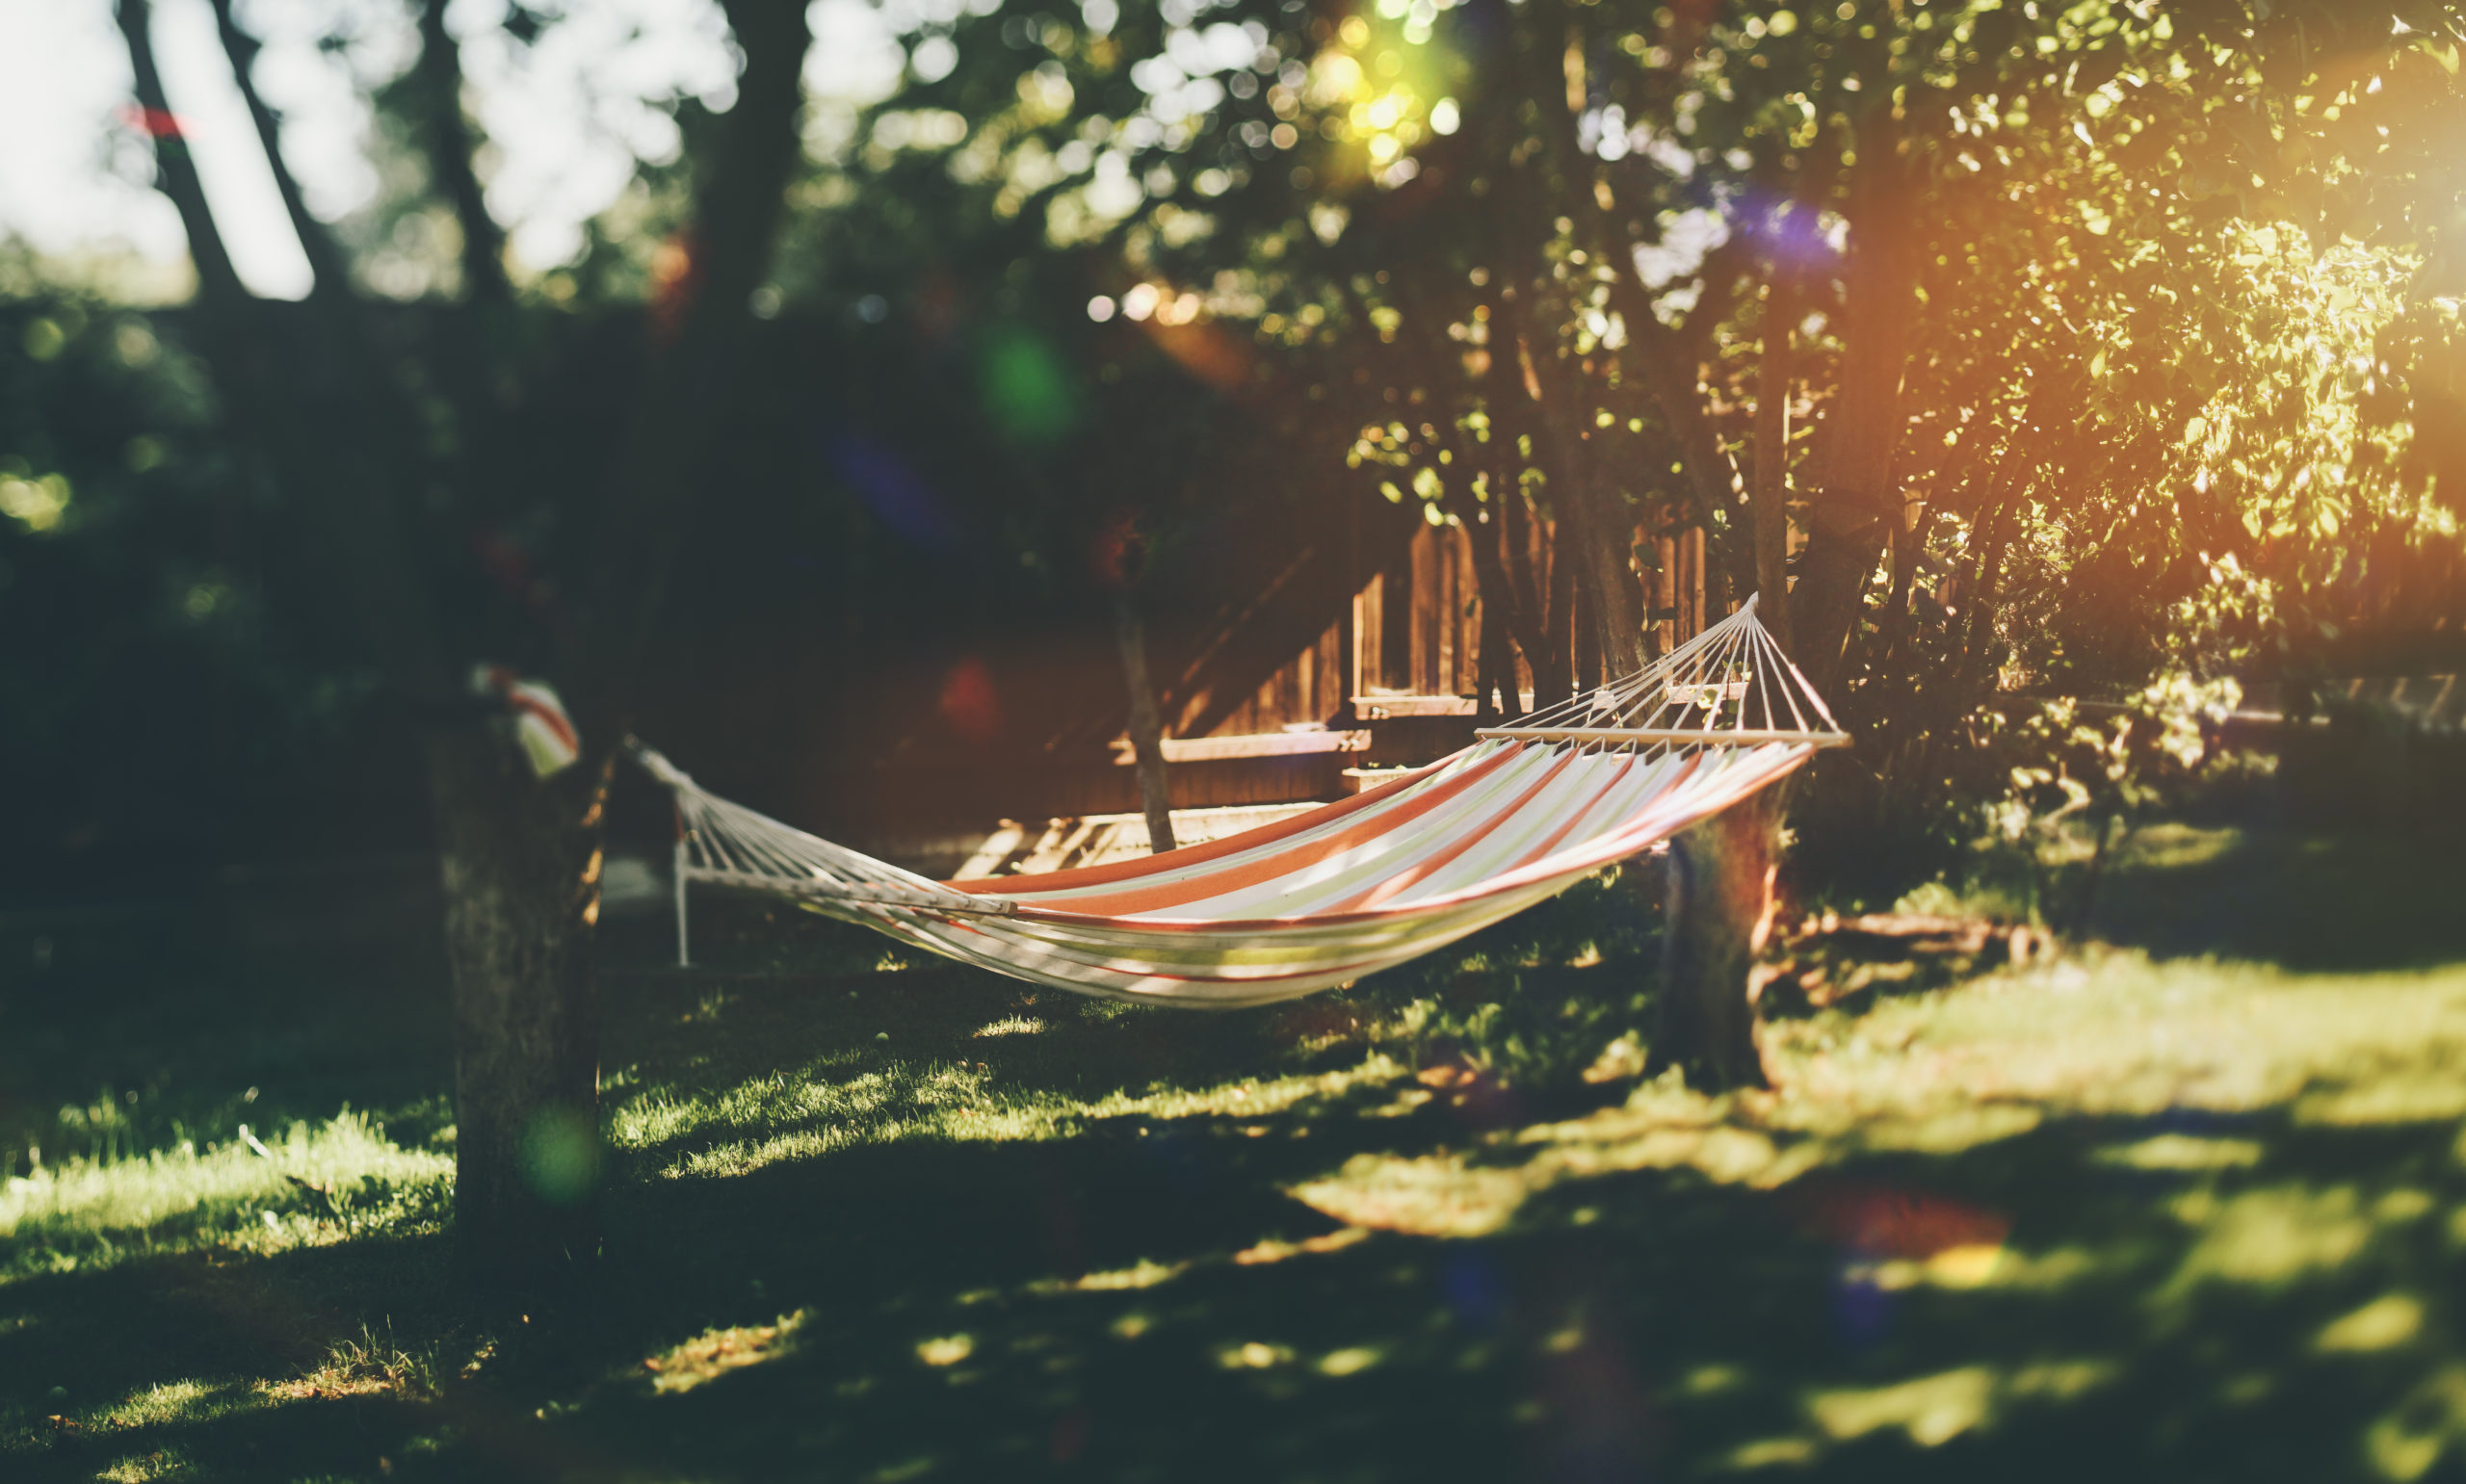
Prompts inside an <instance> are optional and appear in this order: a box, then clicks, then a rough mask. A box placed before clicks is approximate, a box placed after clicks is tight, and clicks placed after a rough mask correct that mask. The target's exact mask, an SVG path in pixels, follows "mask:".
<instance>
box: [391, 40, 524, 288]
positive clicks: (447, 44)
mask: <svg viewBox="0 0 2466 1484" xmlns="http://www.w3.org/2000/svg"><path fill="white" fill-rule="evenodd" d="M445 7H446V0H426V3H424V4H423V5H421V7H420V22H419V28H420V55H419V61H418V62H417V63H416V64H414V65H413V69H412V70H413V75H414V77H415V79H416V81H417V84H418V87H419V95H420V113H421V115H422V117H421V124H422V126H423V127H422V130H421V132H422V133H423V134H424V135H425V136H426V140H425V143H426V144H427V154H428V161H429V169H431V170H433V171H434V172H435V176H436V183H437V187H438V189H439V190H440V191H441V192H443V194H444V195H445V198H446V200H447V201H448V202H450V203H451V204H452V205H453V207H454V220H455V221H458V222H459V223H460V224H461V227H462V294H463V297H464V298H465V299H469V300H470V301H472V302H473V303H481V304H505V303H508V302H511V301H512V299H513V286H512V284H510V283H508V282H507V281H506V274H505V232H504V229H503V228H501V227H499V226H498V225H497V221H496V218H494V217H492V216H490V215H489V214H488V205H487V201H486V200H485V197H484V196H483V195H482V193H481V190H480V177H479V175H478V173H477V172H476V171H475V170H473V169H472V168H471V129H470V125H469V124H468V123H467V122H466V121H465V120H464V118H463V116H462V53H461V49H460V48H459V46H457V45H456V44H455V40H454V37H453V34H452V33H451V32H449V31H447V30H446V29H445Z"/></svg>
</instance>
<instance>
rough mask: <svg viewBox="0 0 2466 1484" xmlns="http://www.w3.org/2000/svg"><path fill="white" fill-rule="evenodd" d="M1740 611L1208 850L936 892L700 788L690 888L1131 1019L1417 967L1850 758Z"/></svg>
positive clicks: (687, 842) (687, 863)
mask: <svg viewBox="0 0 2466 1484" xmlns="http://www.w3.org/2000/svg"><path fill="white" fill-rule="evenodd" d="M1848 742H1849V737H1848V736H1847V735H1846V734H1844V733H1843V732H1842V731H1841V729H1840V726H1839V724H1838V723H1837V722H1835V721H1834V720H1833V718H1832V714H1831V713H1830V712H1829V711H1828V710H1826V709H1825V707H1824V704H1823V700H1822V699H1821V698H1820V697H1819V696H1817V695H1816V693H1815V690H1814V689H1813V688H1812V687H1810V686H1809V685H1808V684H1807V682H1806V677H1805V676H1803V675H1801V674H1799V673H1798V671H1797V666H1795V665H1793V664H1791V663H1790V661H1789V659H1788V657H1786V656H1785V655H1783V654H1782V653H1781V651H1780V649H1779V647H1778V646H1776V645H1775V644H1774V643H1773V642H1772V638H1771V635H1769V634H1767V633H1766V632H1765V631H1764V628H1763V626H1762V625H1760V624H1759V623H1757V622H1756V619H1755V600H1754V599H1752V598H1749V599H1748V600H1747V602H1746V604H1745V606H1744V607H1743V608H1741V609H1740V610H1739V611H1738V612H1736V613H1733V614H1731V615H1730V616H1729V617H1727V618H1725V619H1722V620H1721V621H1720V622H1719V623H1717V624H1715V625H1713V626H1712V627H1711V628H1709V629H1706V630H1705V631H1704V632H1703V633H1702V634H1700V635H1697V636H1696V637H1695V638H1692V639H1691V640H1689V641H1688V642H1687V643H1685V644H1683V645H1681V646H1679V647H1678V648H1677V649H1675V650H1673V651H1671V652H1670V653H1669V654H1668V655H1666V656H1664V657H1663V658H1662V659H1660V660H1658V661H1656V662H1654V663H1653V664H1650V665H1647V666H1646V667H1644V668H1643V669H1641V670H1640V671H1638V672H1637V673H1635V674H1633V675H1630V676H1627V677H1625V678H1623V679H1621V680H1618V681H1615V682H1613V683H1611V684H1609V685H1605V686H1603V687H1601V688H1600V689H1598V690H1594V691H1591V692H1588V693H1587V694H1585V695H1581V696H1578V697H1576V698H1574V699H1573V700H1570V701H1567V702H1564V703H1562V704H1561V705H1558V706H1554V707H1550V708H1548V709H1546V710H1544V711H1542V712H1539V713H1536V714H1535V715H1534V716H1528V717H1525V718H1523V719H1521V720H1519V721H1517V722H1515V723H1514V724H1512V725H1508V726H1502V727H1488V728H1483V729H1482V730H1481V731H1479V732H1477V733H1476V734H1475V742H1474V743H1473V745H1472V746H1470V747H1467V748H1465V749H1464V750H1463V751H1461V752H1458V753H1456V754H1455V755H1453V756H1451V757H1448V758H1444V759H1442V760H1440V761H1439V762H1436V763H1433V764H1431V765H1430V766H1429V767H1427V768H1417V769H1415V770H1413V771H1411V772H1409V773H1406V774H1404V775H1403V776H1401V777H1399V778H1397V779H1395V780H1393V781H1391V782H1389V783H1387V784H1384V785H1382V786H1380V787H1378V788H1376V789H1373V790H1371V791H1370V792H1368V793H1365V794H1358V795H1356V796H1354V797H1352V798H1349V799H1345V800H1343V801H1341V802H1339V803H1334V804H1329V805H1326V806H1325V807H1323V808H1320V809H1317V810H1313V811H1311V812H1309V813H1307V814H1303V815H1299V816H1297V817H1295V818H1293V819H1289V820H1281V821H1279V822H1277V823H1273V824H1270V825H1266V826H1263V827H1261V828H1259V829H1255V830H1250V831H1247V832H1246V833H1244V834H1240V835H1235V836H1232V837H1230V838H1228V839H1224V840H1220V841H1213V842H1210V843H1208V844H1205V845H1201V846H1192V847H1191V848H1189V849H1184V850H1174V851H1170V852H1168V853H1167V854H1164V855H1153V856H1146V857H1143V858H1141V859H1138V860H1134V861H1125V862H1121V863H1118V864H1115V865H1111V866H1101V867H1096V868H1092V869H1088V870H1078V871H1061V872H1047V873H1044V874H1040V875H1022V876H1005V877H1001V878H998V879H996V880H985V881H933V880H929V879H927V878H926V877H924V876H920V875H917V874H916V873H914V872H907V871H903V870H901V869H900V868H898V867H896V866H893V865H891V864H889V863H888V862H885V861H879V860H876V859H874V858H873V857H871V856H868V855H864V854H861V853H859V852H857V851H854V850H851V849H849V848H847V847H846V846H837V845H833V844H831V843H830V842H829V841H826V840H823V839H821V838H819V837H817V836H814V835H809V834H807V833H805V832H804V831H802V830H799V829H796V828H793V827H791V826H789V825H786V824H782V823H780V822H779V821H778V820H773V819H768V818H766V817H764V816H763V815H760V814H757V813H755V812H754V811H752V810H750V809H748V808H746V807H745V806H744V805H742V804H735V803H731V802H729V801H728V800H726V799H723V798H721V797H719V796H718V795H716V794H710V793H707V792H705V791H703V790H702V789H701V788H699V787H698V786H696V785H695V782H694V780H693V779H692V778H691V777H689V776H688V775H687V774H685V773H684V772H682V771H681V770H679V769H678V768H675V767H674V766H673V765H671V764H670V763H669V761H668V760H667V759H666V758H663V757H661V756H660V755H659V754H658V753H656V752H653V751H651V750H650V749H649V748H647V747H644V746H642V745H641V744H640V743H632V744H630V745H631V746H632V749H633V752H634V756H635V758H636V760H637V761H638V762H640V763H641V764H642V766H643V768H644V769H645V770H647V771H648V772H649V773H650V774H651V776H652V777H653V778H655V779H657V780H658V781H659V782H660V783H661V784H662V785H663V786H665V787H666V788H667V789H668V790H669V793H670V794H672V795H673V796H674V798H675V800H676V813H677V826H678V839H677V844H676V927H677V934H676V943H677V962H678V963H679V964H686V963H688V962H689V959H688V954H687V941H688V940H687V927H688V923H687V918H686V907H687V888H688V886H689V884H690V883H693V882H703V883H706V884H710V885H717V886H730V887H737V888H741V889H747V890H753V891H762V892H770V893H774V894H776V895H780V896H786V897H793V898H800V899H802V900H804V901H806V902H808V903H810V904H811V905H812V906H813V907H814V908H815V909H816V910H818V911H821V912H825V913H827V914H829V915H831V916H833V917H839V918H843V919H846V920H847V921H850V922H853V923H858V924H863V925H865V926H868V927H871V928H874V929H876V930H878V931H879V932H882V933H884V934H887V935H888V936H890V937H893V938H896V939H899V940H900V941H901V942H903V943H906V944H909V945H911V946H914V947H917V948H921V949H924V950H929V951H931V952H935V953H939V954H941V955H943V956H945V957H948V958H953V959H957V960H958V961H959V962H962V963H969V964H975V965H978V966H980V967H983V968H986V969H991V970H994V971H996V972H998V973H1002V974H1007V975H1010V976H1014V977H1017V978H1022V979H1027V980H1029V981H1031V982H1033V983H1037V984H1044V985H1049V986H1052V987H1054V988H1058V989H1065V990H1069V991H1072V992H1073V993H1077V994H1086V995H1096V996H1102V997H1105V998H1110V999H1119V1000H1135V1001H1142V1002H1151V1003H1164V1004H1176V1005H1186V1006H1213V1007H1232V1006H1237V1005H1247V1004H1263V1003H1268V1002H1273V1001H1278V1000H1289V999H1294V998H1297V997H1299V996H1301V995H1306V994H1309V993H1310V992H1311V991H1313V990H1317V989H1324V988H1327V987H1329V986H1331V985H1336V984H1341V983H1345V982H1348V981H1350V980H1351V979H1354V978H1358V977H1360V976H1363V975H1365V974H1372V973H1376V972H1377V971H1378V970H1380V969H1386V968H1391V967H1393V966H1395V965H1397V964H1400V963H1404V962H1405V961H1407V960H1409V959H1412V958H1415V957H1418V956H1420V955H1421V954H1424V953H1428V952H1430V951H1432V950H1437V949H1439V948H1443V947H1445V946H1446V945H1447V944H1450V943H1453V942H1455V941H1456V939H1458V938H1461V937H1463V936H1465V935H1466V934H1468V933H1472V932H1476V931H1479V930H1480V929H1481V928H1482V927H1485V926H1488V925H1489V924H1492V923H1495V922H1498V921H1500V920H1501V919H1503V918H1506V917H1508V916H1510V915H1512V914H1514V913H1516V912H1520V911H1522V910H1523V909H1524V908H1526V907H1529V906H1532V905H1533V904H1535V903H1536V902H1539V901H1542V900H1545V899H1547V898H1550V897H1553V896H1556V895H1557V894H1558V893H1560V892H1561V891H1564V890H1565V889H1566V888H1567V887H1569V886H1571V885H1573V884H1574V883H1575V882H1576V881H1578V880H1580V879H1582V878H1583V877H1584V876H1585V875H1586V874H1587V873H1588V872H1592V871H1595V870H1598V869H1599V868H1601V867H1603V866H1606V865H1609V864H1611V863H1612V862H1614V861H1618V860H1623V859H1625V858H1627V857H1628V856H1632V855H1634V854H1636V853H1638V852H1639V851H1640V850H1642V849H1644V848H1646V847H1647V846H1651V845H1653V844H1654V843H1655V842H1657V841H1660V840H1664V839H1666V838H1667V837H1668V836H1670V835H1672V834H1675V833H1677V832H1678V831H1680V830H1683V829H1685V828H1687V827H1688V826H1689V825H1691V824H1693V823H1695V822H1697V821H1698V820H1703V819H1705V818H1707V817H1709V816H1711V815H1713V814H1716V813H1718V812H1719V811H1720V810H1722V809H1725V808H1728V807H1729V806H1730V805H1732V804H1735V803H1737V802H1739V801H1740V800H1742V799H1744V798H1745V797H1747V796H1749V795H1750V794H1754V793H1756V792H1757V791H1758V790H1761V789H1763V788H1766V787H1768V786H1770V785H1771V784H1772V783H1773V782H1775V781H1776V780H1778V779H1780V778H1782V777H1784V776H1786V775H1787V774H1788V773H1790V772H1791V771H1793V770H1794V769H1796V768H1799V767H1801V766H1803V765H1804V764H1805V762H1806V761H1807V759H1808V758H1810V757H1812V756H1814V755H1815V752H1816V750H1817V749H1818V748H1822V747H1834V746H1842V745H1845V744H1847V743H1848Z"/></svg>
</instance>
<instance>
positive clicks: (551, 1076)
mask: <svg viewBox="0 0 2466 1484" xmlns="http://www.w3.org/2000/svg"><path fill="white" fill-rule="evenodd" d="M427 751H428V766H429V781H430V794H431V798H432V801H433V813H434V820H435V829H436V840H437V849H438V856H439V861H440V866H441V869H442V872H443V884H444V888H445V942H446V951H447V956H448V958H449V960H450V962H451V965H452V968H453V975H454V1115H455V1185H454V1220H455V1235H456V1237H457V1238H458V1240H459V1247H460V1256H461V1258H462V1261H463V1263H465V1265H466V1268H467V1270H469V1271H470V1273H471V1274H472V1276H474V1277H476V1278H479V1279H480V1280H482V1281H483V1282H486V1283H491V1284H495V1285H501V1286H506V1287H511V1288H529V1287H536V1286H537V1285H538V1284H540V1283H541V1282H543V1281H547V1280H551V1279H554V1278H556V1277H558V1276H560V1275H562V1274H565V1273H570V1272H572V1271H574V1270H575V1269H577V1268H580V1267H582V1266H584V1265H586V1264H588V1263H590V1262H591V1261H593V1260H594V1259H595V1258H596V1257H597V1256H598V1246H599V1236H598V1233H599V1215H598V1189H599V1158H600V1138H599V1001H598V986H597V982H596V979H595V976H594V973H593V960H592V928H593V926H594V925H595V924H597V922H598V920H599V868H600V861H601V854H600V837H601V829H600V818H601V809H600V802H601V799H602V797H603V796H604V794H605V793H606V791H607V786H608V781H609V777H610V770H611V768H612V767H613V762H612V763H610V764H604V765H603V766H602V767H601V768H597V769H595V770H594V769H590V768H583V767H580V766H577V767H574V768H567V769H566V770H565V771H564V773H563V774H560V775H559V776H557V777H555V778H552V779H549V780H546V781H544V782H543V781H541V780H540V779H538V778H536V777H535V776H533V774H532V771H531V768H530V766H529V764H528V763H527V761H526V760H525V759H524V757H523V756H522V754H521V752H520V751H519V750H518V749H517V748H516V747H514V746H513V745H512V743H511V742H510V741H509V740H508V739H507V738H506V737H504V736H503V735H502V733H501V732H499V731H498V730H497V729H495V728H488V727H477V726H470V727H461V728H457V729H453V730H439V731H438V732H436V733H434V734H433V735H432V736H431V738H430V739H429V742H428V748H427Z"/></svg>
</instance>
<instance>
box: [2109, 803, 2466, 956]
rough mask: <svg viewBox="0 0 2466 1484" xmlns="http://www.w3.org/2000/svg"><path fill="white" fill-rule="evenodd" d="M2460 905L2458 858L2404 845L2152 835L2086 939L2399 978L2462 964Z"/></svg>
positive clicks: (2115, 884) (2464, 884)
mask: <svg viewBox="0 0 2466 1484" xmlns="http://www.w3.org/2000/svg"><path fill="white" fill-rule="evenodd" d="M2461 902H2466V853H2461V852H2459V851H2457V850H2455V849H2449V850H2437V849H2433V848H2431V847H2429V846H2427V845H2426V844H2425V843H2424V842H2423V841H2421V840H2420V839H2419V838H2416V837H2413V836H2406V835H2398V834H2386V835H2379V834H2363V833H2351V834H2339V835H2298V834H2294V833H2290V832H2283V831H2272V830H2241V829H2202V828H2198V827H2194V826H2191V825H2184V824H2173V823H2161V824H2154V825H2148V826H2144V827H2143V828H2141V829H2139V830H2138V831H2136V832H2135V833H2134V835H2133V836H2132V838H2131V839H2130V841H2129V842H2128V843H2127V844H2126V846H2124V848H2123V849H2122V850H2121V851H2120V852H2119V857H2118V859H2117V860H2116V861H2115V863H2114V868H2113V870H2112V872H2109V874H2108V877H2107V879H2106V881H2105V882H2104V883H2103V884H2102V885H2101V887H2100V888H2099V892H2098V897H2097V902H2096V907H2095V910H2094V912H2093V914H2092V918H2091V928H2092V935H2093V936H2096V937H2099V938H2103V939H2105V940H2107V941H2108V942H2111V943H2115V944H2119V945H2124V946H2129V947H2134V948H2140V949H2144V950H2147V951H2149V952H2150V953H2152V954H2153V955H2157V956H2161V957H2187V956H2198V955H2214V956H2217V957H2220V958H2238V959H2248V960H2251V961H2254V962H2267V963H2276V964H2279V965H2282V966H2284V967H2286V968H2289V969H2296V970H2315V971H2331V972H2334V971H2341V970H2371V969H2407V968H2421V967H2427V966H2430V965H2435V964H2444V963H2453V962H2456V961H2458V960H2461V959H2466V910H2460V907H2459V903H2461Z"/></svg>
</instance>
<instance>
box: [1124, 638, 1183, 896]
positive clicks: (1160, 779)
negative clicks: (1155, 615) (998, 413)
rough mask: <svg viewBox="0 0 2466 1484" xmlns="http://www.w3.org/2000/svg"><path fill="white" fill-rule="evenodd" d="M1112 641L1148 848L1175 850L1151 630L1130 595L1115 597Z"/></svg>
mask: <svg viewBox="0 0 2466 1484" xmlns="http://www.w3.org/2000/svg"><path fill="white" fill-rule="evenodd" d="M1114 638H1115V640H1116V641H1118V642H1119V644H1120V646H1121V672H1122V678H1123V680H1124V681H1125V682H1127V683H1128V685H1129V688H1130V750H1131V754H1132V755H1133V756H1134V757H1136V758H1137V759H1138V760H1139V802H1140V807H1141V810H1143V811H1144V812H1145V814H1146V816H1147V848H1148V849H1149V851H1150V852H1151V853H1153V854H1157V855H1162V854H1164V853H1165V852H1166V851H1167V850H1170V849H1172V848H1173V794H1172V790H1171V787H1170V785H1169V783H1168V780H1167V778H1166V775H1165V726H1164V722H1163V721H1162V720H1160V719H1159V718H1158V716H1157V712H1156V687H1155V686H1154V685H1153V684H1152V683H1151V682H1150V681H1149V680H1148V678H1147V630H1146V627H1145V626H1144V625H1143V624H1141V622H1140V620H1139V610H1138V609H1136V608H1135V607H1133V606H1132V605H1131V601H1130V594H1129V593H1128V592H1121V593H1116V594H1115V597H1114Z"/></svg>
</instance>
